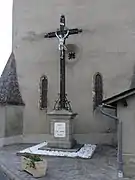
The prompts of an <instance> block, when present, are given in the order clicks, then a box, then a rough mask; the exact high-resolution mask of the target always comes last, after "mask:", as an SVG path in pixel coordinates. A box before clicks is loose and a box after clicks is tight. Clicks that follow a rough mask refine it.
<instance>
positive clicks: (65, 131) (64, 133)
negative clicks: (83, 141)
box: [48, 110, 77, 149]
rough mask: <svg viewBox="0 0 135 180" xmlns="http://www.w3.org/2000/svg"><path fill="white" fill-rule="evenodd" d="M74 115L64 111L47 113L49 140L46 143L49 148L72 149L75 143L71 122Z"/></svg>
mask: <svg viewBox="0 0 135 180" xmlns="http://www.w3.org/2000/svg"><path fill="white" fill-rule="evenodd" d="M76 115H77V114H76V113H72V112H69V111H66V110H57V111H52V112H50V113H48V116H50V120H49V121H50V134H51V140H50V141H49V142H48V147H50V148H61V149H63V148H65V149H70V148H73V147H74V146H75V144H76V141H75V140H74V138H73V120H74V118H75V117H76Z"/></svg>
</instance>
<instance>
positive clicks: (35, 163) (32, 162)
mask: <svg viewBox="0 0 135 180" xmlns="http://www.w3.org/2000/svg"><path fill="white" fill-rule="evenodd" d="M21 166H22V170H24V171H26V172H28V173H30V174H31V175H33V177H42V176H45V175H46V170H47V161H46V160H45V159H43V158H42V157H41V156H39V155H33V154H30V153H24V154H23V156H21Z"/></svg>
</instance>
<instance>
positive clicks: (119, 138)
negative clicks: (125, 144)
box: [97, 105, 124, 178]
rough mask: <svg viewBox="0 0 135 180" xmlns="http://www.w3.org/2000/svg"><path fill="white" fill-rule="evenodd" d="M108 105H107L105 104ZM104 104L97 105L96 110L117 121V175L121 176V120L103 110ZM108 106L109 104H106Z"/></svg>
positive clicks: (122, 174)
mask: <svg viewBox="0 0 135 180" xmlns="http://www.w3.org/2000/svg"><path fill="white" fill-rule="evenodd" d="M105 106H108V105H105ZM103 107H104V105H99V106H98V108H97V109H98V110H99V111H100V112H101V113H102V114H103V115H105V116H107V117H110V118H112V119H114V120H116V121H117V126H118V152H117V161H118V174H117V175H118V177H119V178H123V176H124V173H123V157H122V122H121V121H120V120H119V119H118V117H117V116H113V115H111V114H109V113H107V112H105V111H104V110H103ZM108 107H109V106H108Z"/></svg>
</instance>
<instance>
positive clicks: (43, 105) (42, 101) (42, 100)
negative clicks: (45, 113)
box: [39, 75, 48, 110]
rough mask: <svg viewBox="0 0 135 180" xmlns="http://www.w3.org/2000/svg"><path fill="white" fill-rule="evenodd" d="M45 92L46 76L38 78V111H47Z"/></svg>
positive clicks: (46, 90) (46, 86)
mask: <svg viewBox="0 0 135 180" xmlns="http://www.w3.org/2000/svg"><path fill="white" fill-rule="evenodd" d="M47 92H48V79H47V76H45V75H43V76H41V78H40V100H39V109H40V110H46V109H47Z"/></svg>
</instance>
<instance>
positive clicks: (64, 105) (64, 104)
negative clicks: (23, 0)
mask: <svg viewBox="0 0 135 180" xmlns="http://www.w3.org/2000/svg"><path fill="white" fill-rule="evenodd" d="M81 32H82V29H78V28H74V29H67V28H66V27H65V16H64V15H61V17H60V29H59V30H58V31H56V32H50V33H47V34H45V36H44V37H45V38H53V37H57V38H58V41H59V45H58V48H59V51H60V97H59V100H58V101H56V102H57V103H56V105H57V108H56V106H55V109H57V110H61V109H65V110H71V107H70V104H69V101H68V100H67V98H66V93H65V50H67V48H66V46H65V40H66V39H67V38H68V36H69V35H72V34H78V33H81Z"/></svg>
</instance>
